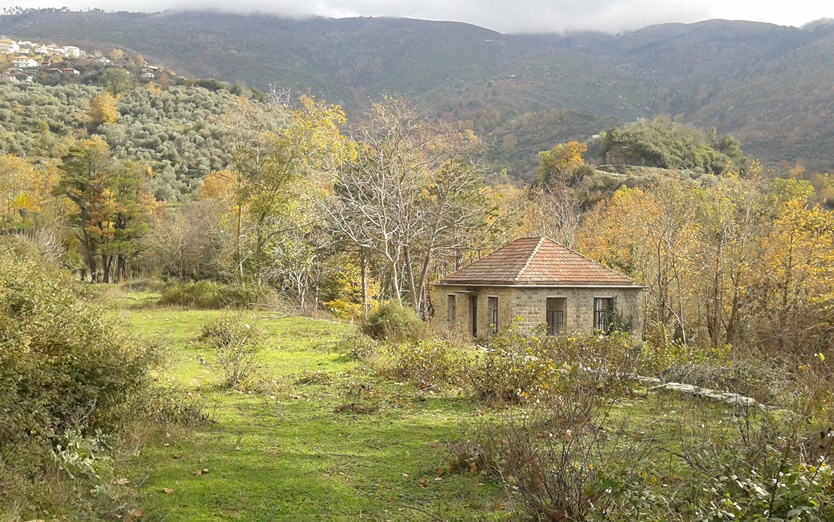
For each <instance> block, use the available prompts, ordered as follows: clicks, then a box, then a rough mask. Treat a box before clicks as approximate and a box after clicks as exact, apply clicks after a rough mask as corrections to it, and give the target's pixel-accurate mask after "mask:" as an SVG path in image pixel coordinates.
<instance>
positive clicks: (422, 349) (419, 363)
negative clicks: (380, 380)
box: [394, 341, 463, 389]
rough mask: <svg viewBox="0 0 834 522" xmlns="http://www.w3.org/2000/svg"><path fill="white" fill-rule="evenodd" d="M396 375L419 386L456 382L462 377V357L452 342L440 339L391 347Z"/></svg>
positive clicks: (436, 385) (435, 386)
mask: <svg viewBox="0 0 834 522" xmlns="http://www.w3.org/2000/svg"><path fill="white" fill-rule="evenodd" d="M394 356H395V358H396V363H395V365H394V372H395V374H396V375H397V377H400V378H403V379H408V380H410V381H412V382H414V384H415V385H416V386H417V387H418V388H420V389H427V388H440V387H443V386H444V385H449V384H453V385H454V384H459V383H460V382H461V381H462V380H463V378H462V375H463V358H462V356H461V353H460V351H459V350H457V349H456V348H455V347H454V346H453V345H451V344H448V343H444V342H442V341H418V342H413V343H408V344H402V345H400V346H398V347H397V348H395V349H394Z"/></svg>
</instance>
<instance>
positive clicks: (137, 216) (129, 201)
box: [53, 138, 154, 283]
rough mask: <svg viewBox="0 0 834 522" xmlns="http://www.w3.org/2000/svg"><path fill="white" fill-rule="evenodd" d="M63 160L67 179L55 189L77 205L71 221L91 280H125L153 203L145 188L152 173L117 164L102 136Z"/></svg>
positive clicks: (75, 148) (71, 152) (126, 164)
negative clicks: (149, 174)
mask: <svg viewBox="0 0 834 522" xmlns="http://www.w3.org/2000/svg"><path fill="white" fill-rule="evenodd" d="M61 161H62V164H61V166H60V169H61V171H62V177H61V179H60V181H59V182H58V184H57V185H56V187H55V189H54V190H53V193H54V194H55V195H56V196H63V197H66V198H67V199H69V200H70V201H71V202H72V203H73V204H74V206H75V212H73V213H72V214H71V219H72V222H73V224H74V225H75V227H76V233H77V235H78V238H79V240H80V246H81V250H82V255H83V257H84V258H85V260H86V263H87V269H88V270H89V276H90V280H91V281H92V282H105V283H108V282H110V280H111V276H113V275H115V277H116V278H117V279H121V278H122V277H123V276H124V274H125V270H126V265H127V262H128V259H129V258H130V257H131V256H132V255H134V254H135V251H134V250H133V248H134V244H135V243H134V242H135V240H136V239H137V238H138V237H139V236H140V235H141V234H142V232H143V227H144V224H145V222H146V220H147V215H148V214H149V212H150V209H151V208H152V207H153V205H154V201H153V198H152V197H151V196H150V195H149V194H148V193H147V191H146V190H145V188H144V180H143V175H145V174H147V171H146V170H144V169H142V168H141V167H140V166H138V165H136V164H130V163H117V162H115V161H114V160H113V159H112V158H111V157H110V150H109V148H108V147H107V144H106V143H104V141H102V140H101V139H100V138H93V139H90V140H85V141H83V142H82V143H81V145H80V146H76V147H72V148H71V149H70V152H69V153H68V154H67V155H65V156H64V157H63V158H61ZM99 262H101V263H99Z"/></svg>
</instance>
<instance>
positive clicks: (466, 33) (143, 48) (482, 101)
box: [2, 10, 834, 179]
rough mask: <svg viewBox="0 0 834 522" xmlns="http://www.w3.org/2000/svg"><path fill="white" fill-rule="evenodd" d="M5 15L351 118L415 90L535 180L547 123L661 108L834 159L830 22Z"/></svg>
mask: <svg viewBox="0 0 834 522" xmlns="http://www.w3.org/2000/svg"><path fill="white" fill-rule="evenodd" d="M2 26H3V31H4V32H6V33H8V35H10V36H14V37H16V38H30V39H31V38H51V39H60V40H65V41H67V42H70V43H76V44H78V45H80V46H82V47H85V48H88V49H90V50H91V51H94V50H98V51H100V52H102V53H105V54H106V53H109V52H110V51H111V50H112V49H114V48H116V49H123V50H125V51H126V52H127V53H128V54H131V53H141V54H142V55H143V56H145V57H146V58H147V59H151V60H153V61H154V62H158V63H162V64H165V65H166V66H168V67H171V68H173V69H175V70H176V71H178V72H179V73H180V74H183V75H186V76H196V77H215V78H218V79H221V80H224V81H228V82H234V81H243V82H246V83H247V84H248V85H249V86H250V87H256V88H259V89H262V90H264V89H266V88H267V87H268V85H269V84H277V85H280V86H284V87H291V88H293V89H294V90H296V91H297V92H306V91H307V90H308V89H309V90H311V92H312V93H314V94H316V95H317V96H319V97H321V98H323V99H326V100H328V101H329V102H331V103H338V104H339V105H341V106H342V107H344V109H345V110H346V112H347V113H348V114H349V115H350V114H357V113H361V112H362V110H363V107H366V106H367V102H368V99H369V98H371V99H375V98H377V97H378V96H380V95H381V94H395V95H404V96H408V97H409V98H411V99H415V100H419V101H420V102H421V103H422V104H424V105H425V106H426V107H427V108H429V109H430V110H432V111H434V112H436V113H437V114H438V115H439V116H442V117H443V118H446V119H447V120H448V121H450V122H463V124H464V125H466V126H468V127H469V128H471V129H472V130H473V131H475V132H476V134H478V135H479V136H481V137H482V138H483V139H484V140H486V141H487V142H489V143H490V151H491V156H490V159H491V160H492V161H493V162H494V165H495V166H496V168H497V169H498V170H500V169H506V170H507V172H508V173H509V174H510V175H511V176H513V177H520V178H527V179H530V178H531V177H532V174H533V172H532V170H533V167H534V165H533V164H531V163H530V162H529V160H528V159H527V158H529V157H530V156H531V155H535V153H536V152H537V150H536V149H537V148H540V145H541V143H539V142H537V141H538V140H533V139H530V136H531V135H532V134H535V135H536V136H539V137H540V139H542V140H544V141H547V142H550V143H558V142H564V141H569V140H574V139H575V140H581V141H585V140H587V139H588V138H589V136H590V135H593V134H597V133H599V132H600V131H603V130H605V129H606V128H608V127H611V126H613V125H614V124H617V123H627V122H630V121H633V120H634V119H635V118H640V117H647V118H651V117H655V116H665V117H667V118H670V119H674V120H675V121H680V122H684V123H690V124H693V125H695V126H697V127H701V128H705V129H710V128H713V127H714V128H716V129H717V130H718V132H719V133H721V134H724V133H732V134H733V135H735V136H736V137H738V138H739V139H740V140H741V141H742V142H743V143H744V144H745V150H746V152H747V153H748V154H749V155H750V156H751V157H753V158H755V159H758V160H760V161H762V162H763V163H765V164H766V165H770V166H778V165H782V164H784V165H786V166H790V165H793V164H796V163H802V164H803V165H805V167H806V168H807V169H809V170H817V171H826V170H828V169H830V168H831V167H832V166H834V165H832V162H831V160H830V156H829V155H828V154H826V151H827V150H829V149H830V148H831V146H832V145H834V143H832V140H834V129H832V128H831V124H830V122H831V121H834V119H833V118H831V117H830V116H831V114H832V111H834V105H833V104H832V103H831V101H830V100H831V97H830V96H829V95H828V94H829V93H828V90H827V88H826V87H825V85H829V84H831V80H833V79H834V78H829V75H830V74H831V73H830V72H829V71H830V68H829V67H827V66H826V64H829V63H831V62H832V59H834V57H832V53H834V51H832V49H834V46H832V42H834V36H833V35H834V28H832V26H831V25H829V24H818V25H815V26H811V27H809V28H808V29H796V28H792V27H779V26H774V25H769V24H761V23H751V22H729V21H707V22H701V23H697V24H690V25H684V24H668V25H663V26H655V27H649V28H645V29H642V30H639V31H635V32H633V33H626V34H621V35H617V36H612V35H604V34H591V33H579V34H571V35H566V36H557V35H539V36H517V35H502V34H499V33H495V32H493V31H489V30H485V29H481V28H477V27H474V26H470V25H466V24H459V23H440V22H427V21H417V20H402V19H385V18H357V19H345V20H332V19H308V20H289V19H281V18H276V17H271V16H248V17H247V16H235V15H221V14H209V13H162V14H153V15H148V14H128V13H113V14H106V13H103V12H96V11H92V12H85V13H78V12H76V13H74V12H66V11H58V10H52V11H46V10H43V11H35V12H27V13H23V14H17V15H13V16H4V17H3V24H2ZM554 111H555V112H554ZM565 111H568V112H565ZM574 111H575V112H574ZM556 114H558V115H561V116H558V117H555V118H554V115H556ZM565 114H571V115H573V116H569V117H567V118H566V117H565Z"/></svg>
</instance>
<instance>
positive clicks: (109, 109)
mask: <svg viewBox="0 0 834 522" xmlns="http://www.w3.org/2000/svg"><path fill="white" fill-rule="evenodd" d="M89 116H90V124H91V125H92V126H93V128H95V127H98V126H99V125H102V124H105V123H116V122H117V121H119V110H118V108H117V107H116V99H115V98H114V97H113V96H112V95H111V94H110V93H107V92H105V93H102V94H99V95H98V96H96V97H95V98H93V99H92V100H90V112H89Z"/></svg>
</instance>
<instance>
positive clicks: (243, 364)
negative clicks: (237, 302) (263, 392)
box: [200, 317, 265, 388]
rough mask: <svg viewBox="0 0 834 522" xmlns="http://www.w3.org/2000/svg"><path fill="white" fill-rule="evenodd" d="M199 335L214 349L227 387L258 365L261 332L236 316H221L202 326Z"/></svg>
mask: <svg viewBox="0 0 834 522" xmlns="http://www.w3.org/2000/svg"><path fill="white" fill-rule="evenodd" d="M200 338H201V339H202V341H203V342H204V343H205V344H206V345H207V346H208V347H209V348H210V349H212V350H213V351H214V354H215V357H216V359H217V364H218V366H220V368H222V370H223V374H224V377H223V386H225V387H227V388H237V387H239V386H240V385H242V384H243V383H244V382H245V381H246V380H247V379H249V378H251V377H252V376H253V375H254V374H255V372H257V370H258V369H259V368H260V366H261V362H262V359H263V353H264V350H265V345H264V335H263V333H262V332H261V330H260V329H258V328H256V327H254V326H251V325H249V324H248V323H245V322H243V320H242V319H241V318H240V317H223V318H220V319H217V320H215V321H212V322H210V323H208V324H206V325H204V326H203V331H202V334H201V336H200Z"/></svg>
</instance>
